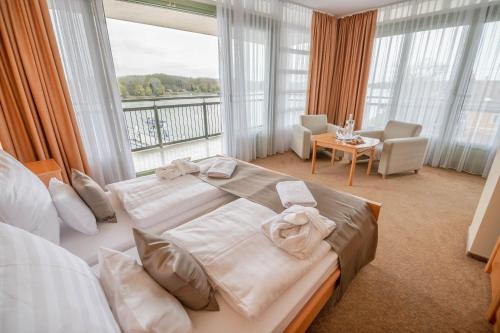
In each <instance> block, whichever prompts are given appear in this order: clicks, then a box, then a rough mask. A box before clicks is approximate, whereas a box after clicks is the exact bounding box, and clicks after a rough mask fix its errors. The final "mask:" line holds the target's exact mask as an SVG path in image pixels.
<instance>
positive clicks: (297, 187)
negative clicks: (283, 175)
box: [276, 180, 318, 208]
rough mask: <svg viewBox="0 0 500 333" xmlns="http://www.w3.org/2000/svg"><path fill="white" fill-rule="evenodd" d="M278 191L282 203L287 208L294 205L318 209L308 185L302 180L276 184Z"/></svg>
mask: <svg viewBox="0 0 500 333" xmlns="http://www.w3.org/2000/svg"><path fill="white" fill-rule="evenodd" d="M276 191H278V195H279V196H280V200H281V203H282V204H283V207H285V208H288V207H291V206H293V205H300V206H307V207H316V206H317V205H318V203H317V202H316V200H315V199H314V197H313V195H312V194H311V191H309V189H308V188H307V185H306V183H304V182H303V181H301V180H298V181H285V182H279V183H278V184H276Z"/></svg>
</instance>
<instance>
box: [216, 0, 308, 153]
mask: <svg viewBox="0 0 500 333" xmlns="http://www.w3.org/2000/svg"><path fill="white" fill-rule="evenodd" d="M311 18H312V11H311V10H310V9H308V8H305V7H303V6H299V5H296V4H292V3H288V2H286V1H276V0H254V1H249V0H243V1H234V0H218V1H217V24H218V35H219V58H220V66H219V68H220V69H219V70H220V83H221V111H222V114H223V142H224V152H225V153H226V154H228V155H230V156H234V157H237V158H239V159H243V160H247V161H248V160H253V159H255V158H256V157H265V156H267V155H270V154H275V153H279V152H283V151H285V150H287V149H288V148H289V145H290V138H291V128H292V125H293V124H295V123H297V122H298V119H299V116H300V114H303V113H304V110H305V105H306V98H307V97H306V96H307V79H308V69H309V47H310V31H311Z"/></svg>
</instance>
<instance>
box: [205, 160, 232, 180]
mask: <svg viewBox="0 0 500 333" xmlns="http://www.w3.org/2000/svg"><path fill="white" fill-rule="evenodd" d="M237 165H238V162H236V160H235V159H234V158H230V157H217V158H216V159H215V161H214V162H213V164H212V165H211V166H210V168H208V170H207V176H208V177H212V178H231V176H232V175H233V172H234V169H236V166H237Z"/></svg>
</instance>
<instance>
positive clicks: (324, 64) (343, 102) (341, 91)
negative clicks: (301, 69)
mask: <svg viewBox="0 0 500 333" xmlns="http://www.w3.org/2000/svg"><path fill="white" fill-rule="evenodd" d="M376 18H377V11H376V10H372V11H368V12H365V13H361V14H355V15H352V16H348V17H343V18H340V19H337V18H335V17H332V16H329V15H327V14H322V13H317V12H315V13H314V20H313V26H312V52H311V71H310V78H309V103H308V113H309V114H327V116H328V121H329V122H331V123H334V124H337V125H344V124H345V121H346V120H347V118H348V116H349V114H352V115H353V117H354V120H355V127H356V128H360V127H361V123H362V120H363V109H364V101H365V94H366V87H367V80H368V74H369V68H370V60H371V54H372V48H373V39H374V36H375V27H376Z"/></svg>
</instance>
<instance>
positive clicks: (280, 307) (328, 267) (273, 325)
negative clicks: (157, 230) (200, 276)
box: [92, 247, 338, 333]
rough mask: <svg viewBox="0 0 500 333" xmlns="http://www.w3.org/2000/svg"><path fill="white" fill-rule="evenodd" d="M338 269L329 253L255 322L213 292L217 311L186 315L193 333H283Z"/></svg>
mask: <svg viewBox="0 0 500 333" xmlns="http://www.w3.org/2000/svg"><path fill="white" fill-rule="evenodd" d="M125 253H126V254H128V255H130V256H132V257H134V258H136V259H137V258H139V256H138V254H137V249H136V248H135V247H134V248H131V249H129V250H127V251H125ZM337 268H338V256H337V254H336V253H335V252H333V251H331V252H329V253H328V254H327V255H326V256H325V257H323V258H322V259H321V260H320V261H319V262H318V263H316V264H315V265H314V266H313V268H312V269H311V270H310V271H309V272H308V273H307V274H306V275H304V276H303V277H302V278H301V279H299V280H298V281H297V282H296V283H295V284H294V285H293V286H292V287H290V288H288V289H287V290H286V291H285V292H284V293H283V294H282V295H281V296H280V297H279V298H278V299H277V300H276V301H275V302H274V303H273V304H271V306H270V307H269V308H268V309H267V310H266V311H265V312H264V313H262V314H261V315H260V316H259V317H257V318H256V319H254V320H250V319H247V318H245V317H243V316H242V315H240V314H238V313H237V312H236V311H235V310H233V309H232V308H231V306H230V305H229V304H228V303H227V302H226V301H225V300H224V298H223V297H222V296H221V294H220V293H219V292H216V294H215V297H216V298H217V302H218V303H219V307H220V311H218V312H208V311H192V310H189V309H187V313H188V315H189V317H190V318H191V321H192V322H193V333H221V332H235V331H237V332H238V333H255V332H259V333H267V332H273V333H274V332H283V331H284V330H285V329H286V327H287V326H288V325H289V324H290V323H291V322H292V320H293V319H294V318H295V317H296V316H297V314H298V313H299V312H300V310H301V309H302V308H303V307H304V305H305V304H306V303H307V301H308V300H309V299H310V298H311V297H312V295H313V294H314V293H315V292H316V290H318V288H319V287H320V286H321V285H322V284H323V282H325V281H326V280H327V279H328V277H329V276H331V275H332V274H333V272H335V270H337ZM92 269H93V271H94V272H95V273H96V274H97V273H98V267H97V265H96V266H94V267H93V268H92ZM236 328H237V329H236Z"/></svg>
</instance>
